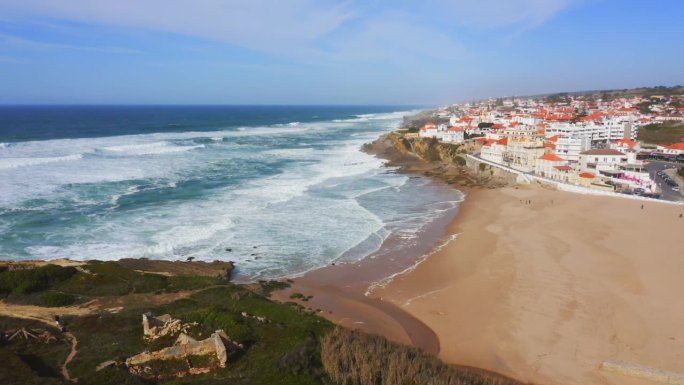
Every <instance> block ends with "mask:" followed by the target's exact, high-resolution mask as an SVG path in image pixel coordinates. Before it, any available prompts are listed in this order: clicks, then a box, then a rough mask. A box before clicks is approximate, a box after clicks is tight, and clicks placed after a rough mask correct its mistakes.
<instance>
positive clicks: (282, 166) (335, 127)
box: [0, 114, 452, 279]
mask: <svg viewBox="0 0 684 385" xmlns="http://www.w3.org/2000/svg"><path fill="white" fill-rule="evenodd" d="M362 118H363V119H367V120H368V121H367V122H360V121H355V119H359V118H353V119H347V120H344V121H338V122H333V121H328V122H313V123H299V124H297V125H284V126H280V127H278V126H271V127H243V128H242V129H230V130H223V131H214V132H171V133H157V134H144V135H127V136H119V137H107V138H81V139H59V140H48V141H41V142H21V143H17V144H13V145H12V146H10V147H7V148H3V151H1V152H0V165H2V164H3V163H2V162H3V161H5V162H10V160H11V159H15V160H16V159H31V160H35V159H44V158H49V159H53V158H62V157H68V156H72V155H73V154H87V158H86V159H84V160H83V161H77V162H67V161H64V162H59V161H55V162H48V163H44V164H43V165H42V166H41V167H19V168H17V167H14V168H7V169H5V170H2V172H3V173H5V174H4V175H3V176H4V178H3V183H2V184H0V208H2V207H12V208H20V210H23V211H25V212H28V211H30V210H34V209H35V210H36V212H42V213H48V214H49V211H51V210H54V212H55V213H58V212H62V207H61V206H60V205H63V204H67V203H64V202H72V203H68V204H78V205H83V206H84V207H83V211H84V212H90V211H89V210H90V207H92V214H88V221H87V223H86V222H83V223H81V222H78V221H75V222H73V224H72V225H69V226H59V227H55V228H54V229H51V231H50V237H49V238H47V239H45V240H44V241H42V242H40V243H36V244H32V245H30V246H28V247H27V248H25V249H23V250H22V251H23V252H25V253H26V254H27V255H26V257H34V258H58V257H70V258H82V259H91V258H98V259H118V258H123V257H153V258H166V259H184V258H187V257H188V256H193V257H196V258H197V259H199V260H213V259H230V260H234V261H236V262H237V264H238V269H239V271H240V274H242V275H243V277H249V278H251V279H254V278H271V277H279V276H289V275H293V274H300V273H302V272H305V271H308V270H310V269H312V268H314V267H320V266H324V265H327V264H329V263H330V262H331V261H333V260H335V259H337V258H340V257H343V258H351V259H358V258H361V257H363V256H364V255H366V254H369V253H372V252H374V251H376V250H377V248H378V247H380V245H381V244H382V242H383V240H384V239H385V238H386V237H387V236H388V234H389V232H390V231H393V232H395V234H399V235H400V236H402V235H403V234H405V235H406V238H405V239H407V240H410V237H409V236H408V234H410V233H411V230H414V231H415V230H416V229H420V228H421V226H422V225H423V223H424V222H425V221H430V220H432V218H433V215H434V216H438V215H441V213H442V211H443V210H446V209H447V208H448V207H452V206H450V205H449V204H444V205H442V206H440V205H434V206H431V207H429V211H430V213H424V214H425V215H423V214H422V213H421V212H420V210H418V211H410V210H409V211H407V212H406V213H396V212H393V211H392V210H393V208H392V207H387V208H385V207H384V206H382V205H383V204H384V202H383V201H391V200H394V201H396V200H400V201H401V203H402V205H404V204H405V203H409V201H410V202H413V201H416V199H414V198H415V195H405V196H401V194H402V193H400V192H398V191H399V190H402V189H404V188H405V187H406V185H407V184H409V182H410V184H415V183H416V181H415V180H413V179H409V178H407V177H406V176H403V175H397V174H391V173H386V172H383V171H384V169H381V166H382V163H383V162H382V161H381V160H379V159H377V158H375V157H372V156H370V155H367V154H364V153H361V152H360V151H359V150H358V149H359V147H360V146H361V144H362V143H364V142H365V141H368V140H372V139H373V138H375V137H377V135H378V133H379V132H382V130H383V129H384V128H383V127H385V125H392V124H396V123H397V122H398V120H397V119H398V118H397V117H396V116H394V115H392V114H377V115H375V114H373V115H368V116H364V117H362ZM292 123H295V122H292ZM337 132H339V133H340V135H337V134H335V133H337ZM331 133H332V134H331ZM351 135H353V136H351ZM208 139H211V140H212V141H208ZM195 143H205V144H195ZM281 143H282V145H283V146H285V148H278V146H279V145H280V144H281ZM200 148H202V149H203V150H202V151H191V150H195V149H200ZM164 154H174V155H173V156H164ZM86 160H87V161H86ZM8 164H9V163H8ZM250 167H255V170H257V171H254V172H253V174H252V173H250V172H251V170H252V169H251V168H250ZM0 170H1V167H0ZM260 170H266V172H265V174H264V175H262V176H259V175H260V174H259V172H260ZM234 174H235V175H237V176H240V177H241V178H245V179H244V180H242V179H241V180H240V182H239V183H235V184H228V185H226V186H221V185H220V183H219V184H217V185H216V186H215V184H214V182H216V181H220V180H222V179H226V178H228V179H230V178H232V177H233V175H234ZM266 175H269V176H266ZM205 181H209V182H210V183H208V184H207V185H208V186H210V187H209V188H208V189H204V187H203V185H202V184H203V183H204V182H205ZM185 182H188V183H185ZM198 191H199V195H198ZM167 194H168V195H167ZM166 196H172V197H173V199H172V200H166V199H165V197H166ZM123 197H126V199H122V198H123ZM378 197H380V198H378ZM407 197H408V198H407ZM423 197H424V196H423ZM34 198H41V199H39V200H38V201H36V202H34V203H31V205H32V206H31V207H27V208H26V209H21V207H22V204H23V202H27V201H28V200H31V199H34ZM421 199H422V198H421ZM435 199H442V198H441V197H437V198H435ZM442 200H444V199H442ZM124 201H125V203H126V204H125V205H123V204H122V203H123V202H124ZM416 202H418V201H416ZM98 205H101V206H103V207H104V209H102V210H100V209H98ZM80 209H81V207H79V210H80ZM340 229H343V230H342V231H341V230H340ZM9 231H15V230H13V228H12V226H10V228H9ZM253 246H257V248H256V249H255V248H253ZM226 249H231V250H232V252H227V251H226ZM5 250H7V249H5V248H4V246H3V245H0V257H5V256H9V253H8V252H6V251H5Z"/></svg>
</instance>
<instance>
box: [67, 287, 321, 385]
mask: <svg viewBox="0 0 684 385" xmlns="http://www.w3.org/2000/svg"><path fill="white" fill-rule="evenodd" d="M144 311H152V312H153V313H154V314H164V313H169V314H172V315H173V316H174V317H176V318H180V319H181V320H183V321H184V322H198V323H199V324H200V325H199V326H198V327H197V328H195V329H193V330H192V331H191V335H192V336H193V337H195V338H198V339H202V338H206V337H208V336H209V335H210V334H211V333H213V332H214V331H215V330H217V329H223V330H225V331H226V333H227V334H228V336H229V337H230V338H231V339H233V340H235V341H237V342H239V343H241V344H242V345H243V346H244V349H242V350H238V351H236V352H234V353H233V354H231V355H230V356H229V358H228V362H229V364H228V365H227V367H226V368H224V369H216V370H214V371H212V372H211V373H210V374H201V375H193V376H189V377H185V378H183V381H182V383H184V384H194V383H197V384H218V383H231V384H293V385H294V384H323V383H325V381H326V376H325V373H324V371H323V368H322V366H321V364H320V350H319V348H318V346H319V344H318V340H319V339H320V338H321V337H322V335H323V334H325V333H326V332H327V331H329V330H331V329H332V325H331V324H330V323H329V322H328V321H326V320H325V319H322V318H320V317H317V316H315V315H313V314H311V313H308V312H305V311H302V310H300V309H298V308H296V307H292V306H287V305H282V304H279V303H275V302H272V301H270V300H268V299H267V298H265V297H263V296H261V295H258V294H256V293H255V292H254V291H252V290H249V289H248V288H246V287H243V286H238V285H233V284H226V285H224V286H220V287H213V288H208V289H206V290H203V291H199V292H197V293H195V294H193V295H192V296H190V297H189V298H185V299H180V300H177V301H175V302H172V303H170V304H167V305H161V306H156V307H148V306H147V305H146V304H145V303H139V304H137V305H135V304H133V305H132V306H131V307H128V308H126V309H125V310H124V311H122V312H120V313H118V314H109V313H104V314H99V315H93V316H87V317H68V318H67V319H66V322H67V324H68V328H69V330H71V332H72V333H73V334H74V335H76V337H77V338H78V340H79V353H78V354H77V355H76V357H75V359H74V361H72V363H71V364H70V365H69V370H70V373H72V375H73V376H76V377H79V378H80V379H79V383H85V384H88V383H91V382H88V381H89V380H91V379H93V378H95V377H92V376H95V374H94V373H93V369H94V368H95V366H97V365H98V364H100V363H101V362H104V361H106V360H110V359H116V358H119V359H123V358H125V357H130V356H132V355H134V354H137V353H140V352H141V351H144V350H149V351H154V350H157V349H160V348H162V347H164V346H168V345H169V344H170V343H172V342H173V338H167V339H166V340H163V339H160V340H157V341H154V342H153V343H147V342H145V341H144V340H143V338H142V326H141V318H140V317H141V316H140V315H141V313H142V312H144ZM242 312H246V313H248V314H249V315H253V316H259V317H264V318H265V319H266V320H268V321H267V322H265V323H262V322H259V321H258V320H256V319H254V318H252V317H243V316H242V315H241V313H242ZM312 339H313V341H314V342H313V346H314V348H313V349H310V348H309V347H307V346H310V345H311V344H312V342H311V340H312ZM307 344H308V345H307ZM283 361H284V362H287V363H288V365H286V366H285V367H283V365H282V364H281V362H283ZM200 366H201V365H200ZM186 369H187V365H186ZM97 378H98V381H100V382H97V383H98V384H118V383H119V382H117V381H120V380H121V373H119V375H118V377H117V380H116V381H113V382H108V381H106V379H102V378H99V376H98V377H97ZM93 383H94V382H93Z"/></svg>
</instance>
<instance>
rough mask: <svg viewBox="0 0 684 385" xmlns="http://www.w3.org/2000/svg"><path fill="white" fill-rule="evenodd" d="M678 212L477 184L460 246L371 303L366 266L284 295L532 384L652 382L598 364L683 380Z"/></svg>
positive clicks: (325, 275) (316, 277)
mask: <svg viewBox="0 0 684 385" xmlns="http://www.w3.org/2000/svg"><path fill="white" fill-rule="evenodd" d="M528 200H529V201H531V204H528V203H525V202H526V201H528ZM682 211H684V208H682V207H681V206H672V205H666V204H659V203H646V204H644V208H643V209H642V208H641V202H636V201H630V200H625V199H616V198H605V197H594V196H581V195H577V194H571V193H565V192H559V191H552V190H548V189H545V188H542V187H539V186H520V187H518V188H514V187H508V188H503V189H487V190H485V189H475V190H472V191H470V192H469V195H468V197H467V198H466V200H465V202H464V203H463V204H462V207H461V209H460V213H459V215H458V216H457V218H456V219H455V220H454V221H453V222H452V223H451V224H450V225H449V228H448V234H447V236H449V235H451V234H457V236H456V237H455V239H454V240H453V241H451V242H449V243H448V244H447V245H446V246H445V247H444V248H443V249H441V250H440V251H438V252H436V253H434V254H433V255H430V256H429V258H427V259H426V260H425V261H424V262H422V263H420V264H419V265H418V266H417V267H416V268H414V269H412V270H410V271H408V272H406V273H405V274H401V275H399V276H396V277H395V278H394V279H393V280H391V281H390V282H389V283H388V284H387V285H386V286H385V287H380V288H377V289H375V290H373V291H372V292H371V293H370V295H368V296H367V297H364V296H363V294H362V292H363V289H364V287H365V288H367V285H365V286H364V282H365V281H364V280H359V279H358V278H357V277H358V274H360V272H362V271H368V270H369V269H368V268H367V266H366V267H364V263H363V262H362V263H359V264H353V265H345V266H337V267H330V268H326V269H322V270H318V271H314V272H312V273H310V274H308V275H307V276H305V277H303V278H301V279H298V280H297V281H296V282H295V284H294V285H293V287H292V288H291V289H290V290H289V291H286V292H283V293H281V294H280V295H281V297H283V298H286V295H287V294H288V293H291V292H295V291H301V292H303V293H304V294H307V295H313V296H314V297H313V298H312V299H311V300H310V303H309V304H308V306H310V307H311V308H320V309H322V311H321V313H323V314H324V315H326V316H327V317H328V318H330V319H332V320H333V321H335V322H338V323H340V324H343V325H345V326H350V327H356V328H360V329H363V330H366V331H369V332H373V333H378V334H383V335H385V336H387V337H388V338H391V339H393V340H396V341H400V342H404V343H409V344H414V345H417V346H421V347H423V348H427V349H428V350H431V351H432V352H435V350H437V351H439V354H438V355H439V357H440V358H441V359H442V360H444V361H445V362H448V363H452V364H458V365H464V366H472V367H476V368H482V369H485V370H488V371H493V372H497V373H500V374H503V375H506V376H510V377H513V378H515V379H518V380H521V381H525V382H528V381H529V382H534V383H539V384H563V385H566V384H567V385H570V384H590V383H591V384H652V383H653V382H649V381H646V380H643V379H637V378H634V377H631V376H624V375H621V374H615V373H612V372H608V371H602V370H599V367H600V365H601V364H602V363H603V362H604V361H624V362H626V363H630V364H638V365H642V366H646V367H650V368H655V369H659V370H663V371H670V372H684V303H682V302H681V300H680V298H679V297H680V293H682V292H684V280H683V279H682V278H681V274H682V272H684V250H682V248H681V246H679V245H678V242H679V240H678V237H680V236H681V235H682V234H684V218H679V214H680V212H682ZM370 270H372V268H371V269H370ZM340 298H342V299H344V300H343V301H340ZM333 302H334V303H335V304H334V305H333ZM377 303H383V304H384V305H383V307H380V306H377ZM389 304H391V305H393V309H395V310H394V311H387V305H389ZM411 318H414V320H413V321H406V320H407V319H411ZM426 329H429V331H428V330H426ZM430 331H431V332H433V333H434V335H435V336H436V338H437V339H438V341H437V342H435V341H434V340H431V337H430ZM426 336H427V337H426ZM435 343H437V344H438V346H437V347H436V346H435ZM435 348H437V349H435Z"/></svg>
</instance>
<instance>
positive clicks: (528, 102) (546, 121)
mask: <svg viewBox="0 0 684 385" xmlns="http://www.w3.org/2000/svg"><path fill="white" fill-rule="evenodd" d="M432 116H433V118H434V120H435V121H438V122H441V123H435V122H432V121H430V122H427V123H426V124H425V125H423V126H422V127H420V128H419V130H418V132H417V133H413V134H410V135H412V136H419V137H421V138H436V139H438V140H440V141H442V142H443V143H455V144H458V143H463V142H466V141H473V142H476V143H478V144H479V145H481V146H478V148H479V149H480V151H479V153H477V154H474V155H475V156H478V157H479V158H480V159H482V160H485V161H489V162H493V163H495V164H498V165H501V166H504V167H508V168H512V169H515V170H517V171H521V172H524V173H528V174H530V175H534V176H538V177H542V178H545V179H549V180H553V181H557V182H560V183H566V184H572V185H578V186H583V187H587V188H592V189H598V190H605V191H617V192H623V193H628V194H637V195H643V196H650V197H658V196H660V194H661V193H662V192H663V190H666V191H667V192H668V193H672V192H678V191H679V189H680V187H679V184H678V183H677V182H676V178H677V176H676V175H674V176H671V175H669V174H667V173H666V172H665V171H663V170H657V171H654V170H653V169H652V168H651V169H649V168H648V167H647V165H648V164H650V163H652V161H663V162H664V163H665V162H669V163H673V164H675V163H674V162H684V142H675V143H670V144H661V145H648V144H646V143H641V142H640V141H639V140H638V138H637V136H638V132H639V130H640V129H641V128H643V127H645V126H649V125H650V126H649V127H654V126H653V125H672V124H675V125H677V124H684V96H681V95H679V96H651V97H648V98H647V97H642V96H633V97H622V98H614V99H612V100H605V101H604V100H602V99H601V98H596V97H589V96H586V95H585V96H570V95H563V96H556V97H540V98H500V99H489V100H484V101H480V102H474V103H465V104H455V105H451V106H447V107H442V108H440V109H438V110H436V111H434V112H433V114H432ZM447 120H448V122H447ZM663 167H664V168H667V167H666V166H663ZM673 177H674V178H673Z"/></svg>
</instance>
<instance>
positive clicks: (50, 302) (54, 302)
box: [40, 291, 76, 307]
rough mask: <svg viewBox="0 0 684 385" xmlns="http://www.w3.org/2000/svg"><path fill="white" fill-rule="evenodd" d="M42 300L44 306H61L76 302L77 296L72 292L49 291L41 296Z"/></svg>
mask: <svg viewBox="0 0 684 385" xmlns="http://www.w3.org/2000/svg"><path fill="white" fill-rule="evenodd" d="M40 301H41V303H42V304H43V306H47V307H60V306H67V305H71V304H72V303H74V302H76V297H74V296H73V295H71V294H66V293H60V292H57V291H48V292H45V293H43V294H42V295H41V296H40Z"/></svg>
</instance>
